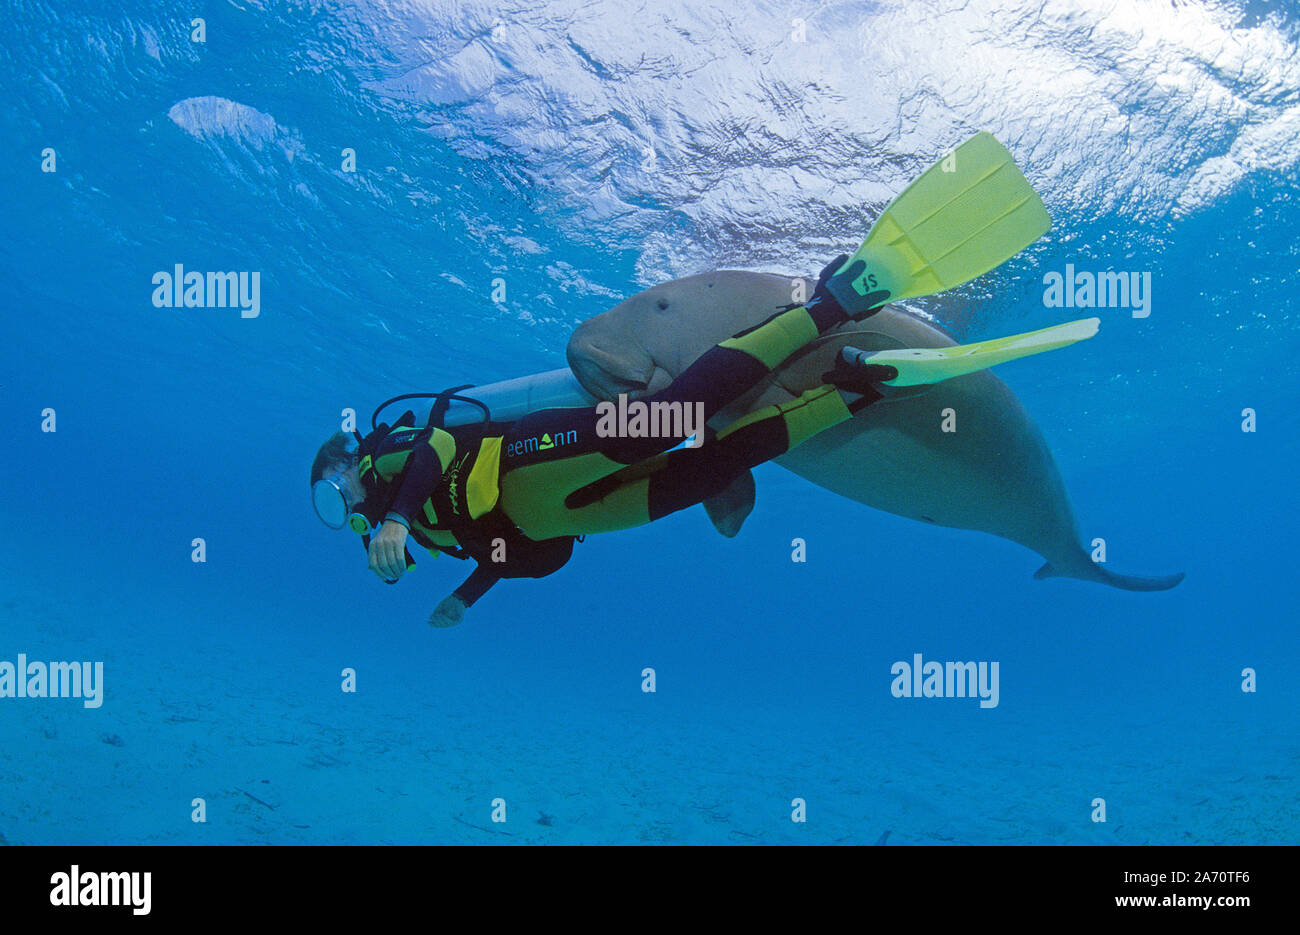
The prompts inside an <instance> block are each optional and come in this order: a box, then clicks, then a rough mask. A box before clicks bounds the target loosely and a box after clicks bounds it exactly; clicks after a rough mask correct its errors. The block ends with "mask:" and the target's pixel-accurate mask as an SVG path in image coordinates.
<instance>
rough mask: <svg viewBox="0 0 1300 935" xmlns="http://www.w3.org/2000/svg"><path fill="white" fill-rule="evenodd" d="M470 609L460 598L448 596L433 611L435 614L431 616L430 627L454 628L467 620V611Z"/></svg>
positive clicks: (453, 595) (452, 595)
mask: <svg viewBox="0 0 1300 935" xmlns="http://www.w3.org/2000/svg"><path fill="white" fill-rule="evenodd" d="M468 609H469V605H467V604H466V603H465V602H464V601H462V600H461V599H460V598H459V597H457V596H456V595H455V594H448V595H447V596H446V597H444V598H443V599H442V602H441V603H439V604H438V606H437V607H435V608H434V609H433V613H431V614H429V626H431V627H454V626H455V625H456V624H458V623H460V622H461V621H462V620H464V619H465V611H466V610H468Z"/></svg>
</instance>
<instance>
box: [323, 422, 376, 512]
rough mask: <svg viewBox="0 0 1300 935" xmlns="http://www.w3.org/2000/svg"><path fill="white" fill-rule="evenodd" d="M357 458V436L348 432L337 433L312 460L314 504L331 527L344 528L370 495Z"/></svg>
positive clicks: (327, 440)
mask: <svg viewBox="0 0 1300 935" xmlns="http://www.w3.org/2000/svg"><path fill="white" fill-rule="evenodd" d="M357 460H358V459H357V441H356V439H355V438H354V437H353V436H351V435H349V434H347V433H346V432H335V433H334V434H333V435H331V436H330V437H329V438H328V439H326V441H325V444H323V445H321V446H320V450H319V451H317V452H316V459H315V460H314V461H312V464H311V502H312V506H314V507H315V508H316V515H317V516H319V517H320V521H321V522H322V523H324V524H325V525H326V526H328V527H329V528H330V529H342V528H343V526H344V525H345V524H346V523H347V520H348V516H349V514H351V513H352V511H353V510H355V509H356V507H357V506H358V504H360V503H361V501H362V500H364V499H365V497H366V493H365V488H364V487H363V486H362V484H361V472H360V470H359V469H358V466H357Z"/></svg>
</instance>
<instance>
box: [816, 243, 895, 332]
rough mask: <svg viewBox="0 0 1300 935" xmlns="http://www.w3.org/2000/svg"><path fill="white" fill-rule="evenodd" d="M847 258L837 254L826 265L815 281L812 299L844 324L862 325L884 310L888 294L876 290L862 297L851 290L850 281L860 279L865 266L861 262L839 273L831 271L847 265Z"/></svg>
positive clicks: (854, 290)
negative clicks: (839, 317)
mask: <svg viewBox="0 0 1300 935" xmlns="http://www.w3.org/2000/svg"><path fill="white" fill-rule="evenodd" d="M848 259H849V255H848V254H847V253H841V254H840V255H839V256H837V257H836V258H835V259H833V260H831V261H830V263H828V264H827V265H826V268H825V269H823V270H822V271H821V275H820V276H818V277H817V287H816V288H815V289H813V299H814V301H816V302H819V303H821V304H822V305H823V307H826V308H831V309H834V310H835V311H836V312H837V313H838V314H839V315H841V316H842V317H843V319H844V321H862V320H863V319H864V318H869V317H871V316H872V315H874V314H876V312H878V311H880V310H881V309H882V308H884V307H885V303H886V302H887V301H889V292H888V291H887V290H884V289H878V290H876V291H874V292H868V293H867V294H866V295H862V294H861V293H859V292H858V291H857V290H856V289H854V288H853V285H852V283H853V280H854V279H856V278H857V277H859V276H861V275H862V272H863V270H865V269H866V268H867V264H866V262H865V261H863V260H854V261H853V262H852V263H851V264H849V267H848V268H847V269H846V270H844V272H842V273H838V274H837V273H836V272H835V271H836V270H837V269H839V268H840V267H841V266H843V265H844V264H845V263H846V262H848Z"/></svg>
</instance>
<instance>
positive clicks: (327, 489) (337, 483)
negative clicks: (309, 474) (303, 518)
mask: <svg viewBox="0 0 1300 935" xmlns="http://www.w3.org/2000/svg"><path fill="white" fill-rule="evenodd" d="M346 473H347V472H346V471H338V472H336V473H334V474H331V475H330V476H329V477H322V478H321V479H320V480H318V481H316V483H314V484H312V487H311V505H312V506H313V507H315V508H316V515H317V516H319V517H320V521H321V522H322V523H324V524H325V525H326V526H328V527H329V528H330V529H342V528H343V526H344V524H345V523H346V522H347V520H348V516H349V515H350V514H351V513H352V507H353V505H354V504H353V503H352V502H351V500H350V499H349V497H348V488H349V486H350V485H349V484H348V481H347V478H346V477H345V474H346Z"/></svg>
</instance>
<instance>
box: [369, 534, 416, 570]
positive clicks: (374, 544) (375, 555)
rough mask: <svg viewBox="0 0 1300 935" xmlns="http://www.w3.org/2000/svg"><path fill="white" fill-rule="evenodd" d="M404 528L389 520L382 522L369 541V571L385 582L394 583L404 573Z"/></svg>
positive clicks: (405, 535)
mask: <svg viewBox="0 0 1300 935" xmlns="http://www.w3.org/2000/svg"><path fill="white" fill-rule="evenodd" d="M409 534H410V533H408V532H407V529H406V527H405V526H403V525H402V524H401V523H397V522H394V521H393V520H391V519H386V520H384V523H383V525H382V526H380V527H379V532H378V533H376V534H375V536H374V538H373V539H371V540H370V551H369V555H370V570H371V571H373V572H374V573H375V574H377V575H378V576H379V577H381V578H383V579H384V580H385V581H396V580H397V579H398V578H400V577H402V573H403V572H405V571H406V537H407V536H408V535H409Z"/></svg>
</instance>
